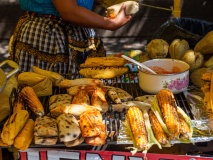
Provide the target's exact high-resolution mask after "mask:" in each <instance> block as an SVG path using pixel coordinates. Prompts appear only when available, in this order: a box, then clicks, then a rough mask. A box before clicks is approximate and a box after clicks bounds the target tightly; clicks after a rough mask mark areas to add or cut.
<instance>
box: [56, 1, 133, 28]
mask: <svg viewBox="0 0 213 160" xmlns="http://www.w3.org/2000/svg"><path fill="white" fill-rule="evenodd" d="M53 4H54V5H55V7H56V9H57V10H58V12H59V14H60V15H61V17H62V18H63V19H64V20H65V21H67V22H70V23H73V24H76V25H79V26H82V27H88V28H97V29H106V30H116V29H119V28H120V27H122V26H123V25H125V24H126V23H127V22H128V21H129V20H130V19H131V16H126V15H125V6H123V7H122V9H121V12H120V13H119V14H118V15H117V17H116V18H114V19H110V18H107V17H103V16H100V15H98V14H96V13H94V12H93V11H90V10H88V9H86V8H84V7H81V6H78V5H77V2H76V0H53Z"/></svg>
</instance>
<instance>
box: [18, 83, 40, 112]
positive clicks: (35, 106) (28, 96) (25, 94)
mask: <svg viewBox="0 0 213 160" xmlns="http://www.w3.org/2000/svg"><path fill="white" fill-rule="evenodd" d="M21 97H22V98H23V99H24V100H25V101H26V103H27V105H28V107H29V108H30V109H31V110H32V111H33V112H34V113H35V114H36V115H37V116H43V115H44V107H43V105H42V104H41V102H40V100H39V99H38V97H37V95H36V93H35V92H34V90H33V89H32V88H31V87H29V86H27V87H24V88H23V89H22V90H21Z"/></svg>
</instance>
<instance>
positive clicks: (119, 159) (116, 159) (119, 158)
mask: <svg viewBox="0 0 213 160" xmlns="http://www.w3.org/2000/svg"><path fill="white" fill-rule="evenodd" d="M125 159H126V156H123V155H112V160H125Z"/></svg>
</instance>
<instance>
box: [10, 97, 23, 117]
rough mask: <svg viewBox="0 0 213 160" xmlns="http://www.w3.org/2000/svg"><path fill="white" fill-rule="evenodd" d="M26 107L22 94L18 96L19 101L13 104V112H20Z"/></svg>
mask: <svg viewBox="0 0 213 160" xmlns="http://www.w3.org/2000/svg"><path fill="white" fill-rule="evenodd" d="M23 109H25V108H24V102H23V99H22V98H21V96H18V99H17V101H16V102H15V103H14V106H13V113H15V112H18V111H19V110H23Z"/></svg>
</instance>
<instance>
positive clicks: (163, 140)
mask: <svg viewBox="0 0 213 160" xmlns="http://www.w3.org/2000/svg"><path fill="white" fill-rule="evenodd" d="M148 114H149V120H150V123H151V127H152V131H153V133H154V135H155V138H156V139H157V141H158V142H159V143H160V144H161V145H166V144H169V140H168V136H167V134H166V133H165V132H164V130H163V128H162V126H161V124H160V122H159V121H158V119H157V117H156V116H155V114H154V112H153V111H152V110H151V109H150V110H149V112H148Z"/></svg>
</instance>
